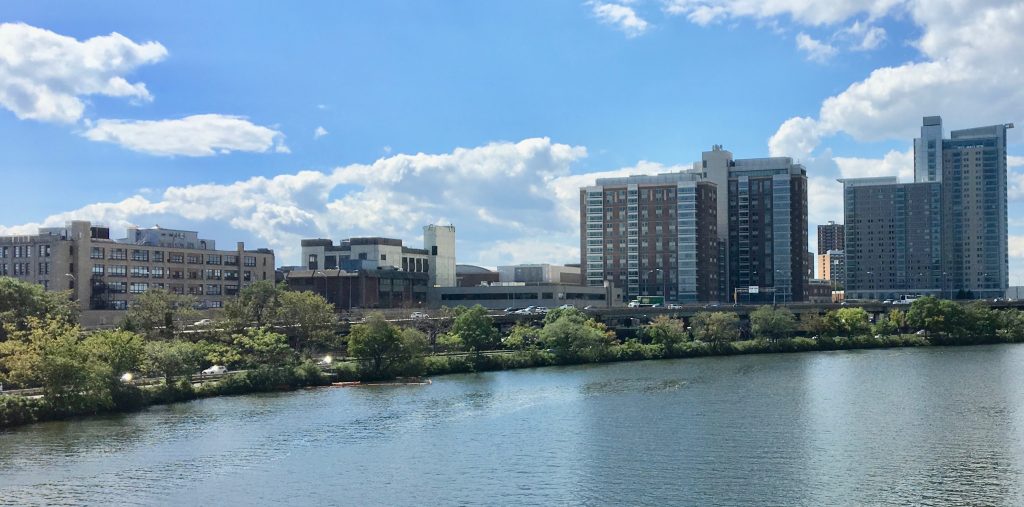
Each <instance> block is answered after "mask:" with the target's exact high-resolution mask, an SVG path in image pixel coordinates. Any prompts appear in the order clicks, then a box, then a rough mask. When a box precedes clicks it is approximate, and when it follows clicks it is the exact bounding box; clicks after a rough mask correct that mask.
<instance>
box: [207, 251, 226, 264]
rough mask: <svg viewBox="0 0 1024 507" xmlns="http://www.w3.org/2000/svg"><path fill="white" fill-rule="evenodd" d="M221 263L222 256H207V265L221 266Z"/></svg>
mask: <svg viewBox="0 0 1024 507" xmlns="http://www.w3.org/2000/svg"><path fill="white" fill-rule="evenodd" d="M221 262H222V261H221V256H220V255H215V254H207V256H206V263H207V264H214V265H217V264H220V263H221Z"/></svg>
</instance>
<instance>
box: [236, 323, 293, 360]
mask: <svg viewBox="0 0 1024 507" xmlns="http://www.w3.org/2000/svg"><path fill="white" fill-rule="evenodd" d="M234 341H235V345H236V348H237V349H238V350H239V351H241V353H242V359H243V361H244V362H245V363H246V364H247V365H248V367H250V368H256V367H259V366H271V367H280V366H285V365H288V364H292V363H294V362H295V351H294V350H293V349H292V348H291V347H289V346H288V337H287V336H285V335H284V334H281V333H275V332H273V331H270V330H269V329H267V328H261V329H247V330H246V331H245V333H243V334H238V335H235V336H234Z"/></svg>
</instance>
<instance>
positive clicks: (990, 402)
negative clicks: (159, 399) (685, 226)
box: [0, 345, 1024, 506]
mask: <svg viewBox="0 0 1024 507" xmlns="http://www.w3.org/2000/svg"><path fill="white" fill-rule="evenodd" d="M51 503H64V504H97V505H106V504H115V505H134V504H143V505H154V504H156V505H199V504H223V505H239V504H242V505H265V504H292V505H314V504H321V505H360V506H361V505H466V504H490V505H522V504H533V505H556V504H557V505H563V504H585V505H637V504H645V505H751V504H753V505H880V504H891V505H908V504H918V505H962V504H972V505H1024V345H997V346H979V347H962V348H926V349H894V350H874V351H851V352H834V353H807V354H780V355H758V356H741V357H719V358H701V359H683V360H671V361H648V362H636V363H618V364H607V365H592V366H578V367H564V368H542V369H533V370H520V371H507V372H496V373H487V374H479V375H453V376H445V377H438V378H435V379H434V382H433V384H432V385H427V386H402V387H393V386H390V387H358V388H321V389H313V390H306V391H300V392H294V393H280V394H267V395H252V396H240V397H230V398H216V399H208V400H202V401H197V402H192V403H182V404H177V405H171V406H164V407H153V408H151V409H149V410H147V411H144V412H140V413H135V414H128V415H117V416H107V417H97V418H89V419H82V420H76V421H72V422H59V423H45V424H38V425H33V426H28V427H23V428H18V429H15V430H10V431H7V432H2V433H0V504H13V505H32V504H51Z"/></svg>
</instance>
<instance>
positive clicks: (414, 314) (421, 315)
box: [409, 312, 430, 319]
mask: <svg viewBox="0 0 1024 507" xmlns="http://www.w3.org/2000/svg"><path fill="white" fill-rule="evenodd" d="M409 318H410V319H429V318H430V315H427V314H425V313H423V312H412V315H409Z"/></svg>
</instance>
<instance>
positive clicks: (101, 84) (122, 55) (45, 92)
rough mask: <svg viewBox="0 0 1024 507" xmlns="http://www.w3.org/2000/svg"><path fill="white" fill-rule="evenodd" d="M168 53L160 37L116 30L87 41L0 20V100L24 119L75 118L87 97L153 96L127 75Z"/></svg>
mask: <svg viewBox="0 0 1024 507" xmlns="http://www.w3.org/2000/svg"><path fill="white" fill-rule="evenodd" d="M166 56H167V49H166V48H164V46H162V45H161V44H160V43H158V42H146V43H143V44H138V43H136V42H134V41H132V40H131V39H128V38H127V37H125V36H123V35H121V34H119V33H116V32H115V33H112V34H110V35H104V36H99V37H93V38H90V39H87V40H85V41H79V40H76V39H75V38H73V37H67V36H64V35H60V34H57V33H54V32H51V31H49V30H45V29H42V28H37V27H34V26H30V25H26V24H24V23H3V24H0V106H2V107H4V108H6V109H8V110H10V111H11V112H13V113H14V114H15V116H17V117H18V118H20V119H23V120H25V119H29V120H38V121H47V122H59V123H74V122H76V121H78V120H79V119H81V118H82V115H83V112H84V111H85V104H84V103H83V101H82V98H83V97H86V96H89V95H105V96H109V97H126V98H129V99H133V100H139V101H148V100H152V96H151V95H150V93H149V90H147V89H146V85H145V84H144V83H141V82H137V83H131V82H129V81H128V80H127V79H126V78H125V75H127V74H129V73H131V72H132V71H133V70H135V68H137V67H139V66H141V65H145V64H150V63H155V62H158V61H160V60H162V59H163V58H164V57H166Z"/></svg>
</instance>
